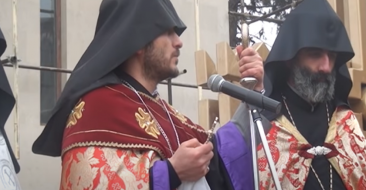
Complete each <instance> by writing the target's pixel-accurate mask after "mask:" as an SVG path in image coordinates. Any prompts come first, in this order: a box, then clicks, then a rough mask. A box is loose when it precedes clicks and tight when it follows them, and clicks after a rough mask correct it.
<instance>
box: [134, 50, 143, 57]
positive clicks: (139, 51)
mask: <svg viewBox="0 0 366 190" xmlns="http://www.w3.org/2000/svg"><path fill="white" fill-rule="evenodd" d="M143 54H144V49H140V50H138V51H136V55H137V56H140V55H143Z"/></svg>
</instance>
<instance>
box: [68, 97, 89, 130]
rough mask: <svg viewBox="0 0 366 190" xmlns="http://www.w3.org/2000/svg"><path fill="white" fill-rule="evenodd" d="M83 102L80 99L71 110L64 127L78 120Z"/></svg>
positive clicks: (81, 114) (82, 108)
mask: <svg viewBox="0 0 366 190" xmlns="http://www.w3.org/2000/svg"><path fill="white" fill-rule="evenodd" d="M84 106H85V102H84V101H80V102H79V103H78V104H77V105H76V106H75V107H74V109H73V110H72V112H71V114H70V116H69V119H68V120H67V125H66V128H68V127H71V126H74V125H76V123H77V122H78V120H79V119H80V118H81V117H82V116H83V111H84Z"/></svg>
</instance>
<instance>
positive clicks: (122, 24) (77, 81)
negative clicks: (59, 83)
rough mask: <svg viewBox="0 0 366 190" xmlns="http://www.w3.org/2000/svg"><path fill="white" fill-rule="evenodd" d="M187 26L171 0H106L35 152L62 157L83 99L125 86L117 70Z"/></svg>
mask: <svg viewBox="0 0 366 190" xmlns="http://www.w3.org/2000/svg"><path fill="white" fill-rule="evenodd" d="M172 28H175V31H176V33H177V34H178V35H181V34H182V33H183V31H184V30H185V29H186V26H185V25H184V23H183V22H182V20H181V19H180V18H179V16H178V14H177V13H176V11H175V9H174V7H173V5H172V3H171V1H170V0H103V1H102V4H101V6H100V12H99V17H98V22H97V26H96V32H95V36H94V39H93V41H92V42H91V44H90V45H89V47H88V48H87V50H86V51H85V53H84V54H83V56H82V57H81V59H80V61H79V62H78V64H77V65H76V67H75V69H74V71H73V73H72V74H71V76H70V78H69V80H68V81H67V83H66V85H65V88H64V90H63V92H62V94H61V96H60V98H59V100H58V102H57V104H56V107H55V108H54V110H53V111H52V116H51V118H50V120H49V121H48V123H47V124H46V126H45V128H44V130H43V132H42V134H41V135H40V137H38V139H37V140H36V141H35V143H34V144H33V148H32V150H33V152H34V153H36V154H44V155H49V156H60V155H61V143H62V136H63V131H64V128H65V126H66V121H67V118H68V116H69V114H70V112H71V110H72V108H73V107H74V105H75V104H76V103H77V101H78V100H79V98H81V96H83V95H84V94H86V93H88V92H90V91H91V90H93V89H96V88H98V87H101V86H105V85H108V84H118V83H121V82H120V80H119V78H118V77H117V76H116V75H115V74H114V72H113V70H114V69H116V68H117V67H118V66H120V65H121V64H122V63H123V62H124V61H126V60H127V59H128V58H129V57H130V56H132V55H133V54H134V53H135V52H137V51H138V50H139V49H141V48H143V47H144V46H145V45H147V44H148V43H149V42H152V41H153V40H154V39H155V38H157V37H158V36H159V35H161V34H162V33H164V32H166V31H168V30H170V29H172Z"/></svg>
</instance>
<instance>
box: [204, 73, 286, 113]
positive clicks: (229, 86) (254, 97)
mask: <svg viewBox="0 0 366 190" xmlns="http://www.w3.org/2000/svg"><path fill="white" fill-rule="evenodd" d="M207 86H208V88H209V89H210V90H211V91H213V92H222V93H224V94H227V95H229V96H231V97H233V98H236V99H239V100H241V101H243V102H246V103H248V104H250V105H253V106H256V107H258V108H261V109H265V110H267V111H270V112H274V113H276V114H279V113H280V112H281V107H282V105H281V103H280V102H278V101H276V100H273V99H271V98H268V97H266V96H264V95H262V94H260V93H258V92H255V91H252V90H248V89H246V88H243V87H240V86H237V85H235V84H233V83H231V82H227V81H225V80H224V78H223V77H222V76H220V75H211V76H210V78H209V79H208V81H207Z"/></svg>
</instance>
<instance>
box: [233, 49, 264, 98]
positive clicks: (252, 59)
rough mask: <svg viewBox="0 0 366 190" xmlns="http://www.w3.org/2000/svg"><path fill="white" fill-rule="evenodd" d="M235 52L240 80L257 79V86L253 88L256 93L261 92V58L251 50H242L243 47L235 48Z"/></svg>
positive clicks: (262, 76) (262, 73)
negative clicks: (237, 57) (246, 78)
mask: <svg viewBox="0 0 366 190" xmlns="http://www.w3.org/2000/svg"><path fill="white" fill-rule="evenodd" d="M236 51H237V53H238V55H239V59H240V60H239V72H240V74H241V77H242V78H245V77H254V78H255V79H257V84H256V86H255V87H254V90H256V91H259V92H260V91H262V90H263V88H264V85H263V78H264V70H263V60H262V57H261V56H260V55H259V54H258V52H256V51H255V50H254V49H253V48H251V47H248V48H245V49H244V48H243V46H237V47H236Z"/></svg>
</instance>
